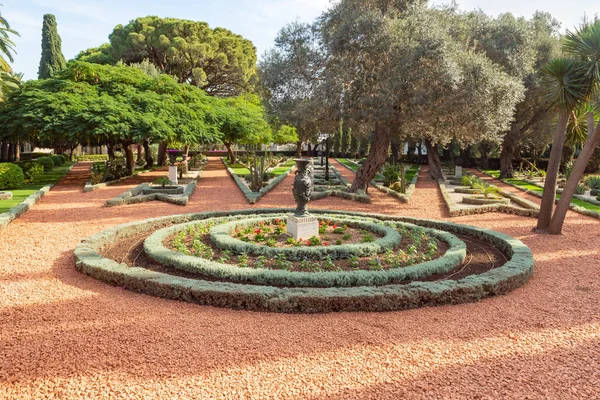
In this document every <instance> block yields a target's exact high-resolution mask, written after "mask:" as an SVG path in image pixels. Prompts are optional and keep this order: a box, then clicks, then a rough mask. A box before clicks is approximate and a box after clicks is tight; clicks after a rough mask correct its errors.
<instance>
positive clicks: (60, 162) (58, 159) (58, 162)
mask: <svg viewBox="0 0 600 400" xmlns="http://www.w3.org/2000/svg"><path fill="white" fill-rule="evenodd" d="M50 158H51V159H52V161H54V165H55V166H57V167H58V166H61V165H63V164H64V160H63V159H62V158H61V157H60V156H56V155H52V156H50Z"/></svg>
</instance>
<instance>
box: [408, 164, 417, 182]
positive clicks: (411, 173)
mask: <svg viewBox="0 0 600 400" xmlns="http://www.w3.org/2000/svg"><path fill="white" fill-rule="evenodd" d="M418 170H419V166H418V165H411V166H410V168H409V169H408V171H406V182H408V183H410V182H412V180H413V178H414V177H415V175H416V174H417V171H418Z"/></svg>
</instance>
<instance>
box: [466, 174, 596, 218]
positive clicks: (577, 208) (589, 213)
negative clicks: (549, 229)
mask: <svg viewBox="0 0 600 400" xmlns="http://www.w3.org/2000/svg"><path fill="white" fill-rule="evenodd" d="M478 171H479V172H481V173H482V174H484V175H486V176H489V177H490V178H494V179H498V178H496V177H494V176H492V175H490V174H488V173H486V172H485V171H483V170H481V169H478ZM498 180H499V181H501V182H502V183H505V184H507V185H509V186H512V187H514V188H516V189H519V190H520V191H522V192H525V193H527V194H530V195H532V196H535V197H539V198H540V199H541V198H542V193H540V192H537V191H535V190H529V189H525V188H524V187H521V186H519V185H515V184H513V183H511V182H508V181H505V180H504V179H498ZM523 181H524V182H527V183H531V184H532V185H535V186H538V187H541V186H539V185H537V184H536V183H534V181H528V180H523ZM573 198H576V199H579V200H582V201H586V202H588V203H590V204H594V205H600V202H598V204H596V203H595V202H592V201H590V199H586V198H584V197H583V196H580V195H578V194H574V195H573ZM558 200H559V199H554V203H555V204H558ZM538 207H539V206H538ZM569 209H570V210H571V211H575V212H577V213H579V214H583V215H587V216H588V217H592V218H596V219H600V212H597V211H592V210H588V209H587V208H584V207H581V206H578V205H576V204H573V203H570V204H569Z"/></svg>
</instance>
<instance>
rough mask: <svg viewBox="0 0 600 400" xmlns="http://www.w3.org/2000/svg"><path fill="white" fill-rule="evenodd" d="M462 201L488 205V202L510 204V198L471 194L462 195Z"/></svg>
mask: <svg viewBox="0 0 600 400" xmlns="http://www.w3.org/2000/svg"><path fill="white" fill-rule="evenodd" d="M462 202H463V203H465V204H473V205H488V204H506V205H508V204H510V199H507V198H504V197H499V198H498V197H490V198H487V199H486V198H484V197H473V196H463V198H462Z"/></svg>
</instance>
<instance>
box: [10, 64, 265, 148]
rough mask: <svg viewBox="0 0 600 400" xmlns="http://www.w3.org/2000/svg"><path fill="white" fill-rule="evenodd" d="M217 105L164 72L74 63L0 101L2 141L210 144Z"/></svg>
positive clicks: (216, 131) (216, 129)
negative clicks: (151, 73)
mask: <svg viewBox="0 0 600 400" xmlns="http://www.w3.org/2000/svg"><path fill="white" fill-rule="evenodd" d="M222 107H223V102H222V101H221V100H220V99H213V98H210V97H208V96H207V95H206V94H205V93H204V92H203V91H202V90H200V89H198V88H195V87H192V86H189V85H181V84H178V83H177V81H176V80H174V79H173V78H171V77H168V76H166V75H160V76H158V77H151V76H149V75H147V74H146V73H144V72H142V71H140V70H139V69H136V68H132V67H127V66H109V65H99V64H89V63H84V62H72V63H70V64H69V67H68V68H67V69H65V70H63V71H61V72H60V73H58V74H56V76H54V77H53V78H51V79H45V80H39V81H28V82H27V83H26V84H25V85H23V87H22V88H21V90H19V91H17V92H16V93H15V94H14V95H13V96H12V97H11V100H10V101H8V102H6V107H5V108H4V112H3V113H2V114H1V115H0V125H2V126H3V127H5V130H4V132H5V134H6V135H8V136H11V137H18V138H21V139H23V140H35V141H36V142H38V143H41V144H47V145H52V144H54V143H57V142H58V143H66V144H69V145H70V146H74V145H76V144H77V143H86V144H89V143H112V144H116V143H121V144H123V145H129V144H132V143H140V142H143V141H144V140H149V141H151V142H173V141H175V140H177V141H179V142H181V143H208V142H216V141H218V140H219V139H220V137H221V133H220V129H221V123H222V122H223V123H224V122H225V121H221V120H220V119H218V118H217V117H218V116H221V115H222V114H223V113H222V112H221V109H222ZM261 116H262V115H261ZM243 122H245V123H248V124H251V122H252V121H250V120H249V119H246V120H244V121H243ZM262 123H264V121H263V122H262Z"/></svg>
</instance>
